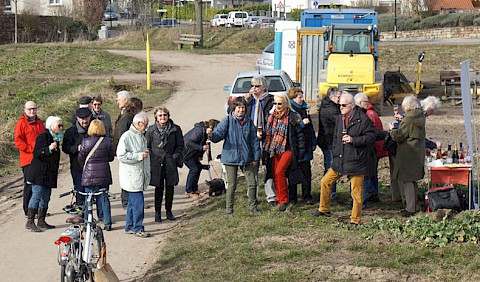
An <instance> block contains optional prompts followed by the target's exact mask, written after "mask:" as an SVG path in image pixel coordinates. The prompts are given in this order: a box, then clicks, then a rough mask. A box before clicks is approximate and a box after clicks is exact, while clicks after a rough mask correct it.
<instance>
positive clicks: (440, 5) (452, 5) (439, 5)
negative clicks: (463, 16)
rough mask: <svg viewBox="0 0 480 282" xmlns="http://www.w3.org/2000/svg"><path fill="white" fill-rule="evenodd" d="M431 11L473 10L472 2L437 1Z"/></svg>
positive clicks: (455, 0)
mask: <svg viewBox="0 0 480 282" xmlns="http://www.w3.org/2000/svg"><path fill="white" fill-rule="evenodd" d="M432 8H433V9H432V10H441V9H473V8H474V7H473V4H472V0H439V1H437V2H436V3H435V4H433V7H432Z"/></svg>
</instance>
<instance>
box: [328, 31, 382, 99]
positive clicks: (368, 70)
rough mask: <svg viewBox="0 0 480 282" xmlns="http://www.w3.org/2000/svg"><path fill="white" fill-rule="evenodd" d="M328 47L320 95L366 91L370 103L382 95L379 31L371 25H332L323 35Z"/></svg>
mask: <svg viewBox="0 0 480 282" xmlns="http://www.w3.org/2000/svg"><path fill="white" fill-rule="evenodd" d="M324 40H325V41H326V42H327V44H328V48H327V50H326V54H325V56H324V60H326V62H327V63H326V68H325V69H323V70H321V71H320V72H319V76H320V77H319V81H320V84H319V94H320V96H324V95H325V94H326V93H327V90H328V88H330V87H338V88H340V89H341V90H345V91H348V92H351V93H352V94H355V93H357V92H360V91H362V92H365V94H367V96H368V97H369V100H370V102H371V103H375V102H377V101H378V100H379V99H380V98H381V96H382V87H381V86H382V74H381V72H379V71H377V66H378V64H377V63H378V57H377V48H376V47H377V42H378V40H379V35H378V30H377V28H376V27H375V26H373V25H371V24H332V25H331V26H329V27H327V29H326V31H325V33H324Z"/></svg>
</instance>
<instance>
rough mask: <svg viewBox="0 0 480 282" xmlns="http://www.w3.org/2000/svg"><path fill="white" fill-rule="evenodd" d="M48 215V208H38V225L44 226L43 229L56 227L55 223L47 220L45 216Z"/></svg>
mask: <svg viewBox="0 0 480 282" xmlns="http://www.w3.org/2000/svg"><path fill="white" fill-rule="evenodd" d="M46 216H47V209H42V208H40V209H38V221H37V225H38V227H40V228H42V229H53V228H55V226H54V225H50V224H48V223H46V222H45V217H46Z"/></svg>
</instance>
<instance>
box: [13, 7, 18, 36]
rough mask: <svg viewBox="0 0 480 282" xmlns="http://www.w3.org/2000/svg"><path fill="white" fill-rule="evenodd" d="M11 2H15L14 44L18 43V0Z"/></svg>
mask: <svg viewBox="0 0 480 282" xmlns="http://www.w3.org/2000/svg"><path fill="white" fill-rule="evenodd" d="M13 3H14V4H15V44H17V43H18V15H17V14H18V7H17V4H18V0H13Z"/></svg>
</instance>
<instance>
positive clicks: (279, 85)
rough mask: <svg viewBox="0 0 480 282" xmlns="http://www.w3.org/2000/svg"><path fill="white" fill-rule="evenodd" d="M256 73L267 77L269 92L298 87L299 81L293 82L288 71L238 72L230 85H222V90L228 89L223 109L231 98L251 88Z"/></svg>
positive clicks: (278, 92)
mask: <svg viewBox="0 0 480 282" xmlns="http://www.w3.org/2000/svg"><path fill="white" fill-rule="evenodd" d="M256 75H263V76H264V77H265V78H266V79H267V84H268V86H267V90H268V92H269V93H270V94H273V95H275V94H280V93H285V94H287V93H288V90H290V88H291V87H300V83H296V82H293V81H292V79H291V78H290V76H289V75H288V73H286V72H285V71H283V70H255V71H244V72H239V73H238V74H237V76H236V77H235V79H234V80H233V83H232V85H231V86H230V85H227V86H224V87H223V90H224V91H228V96H227V102H226V103H225V111H227V109H228V106H230V104H231V103H232V101H233V99H235V98H236V97H238V96H243V95H246V94H248V92H250V89H251V88H252V85H251V84H252V78H253V77H254V76H256Z"/></svg>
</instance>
